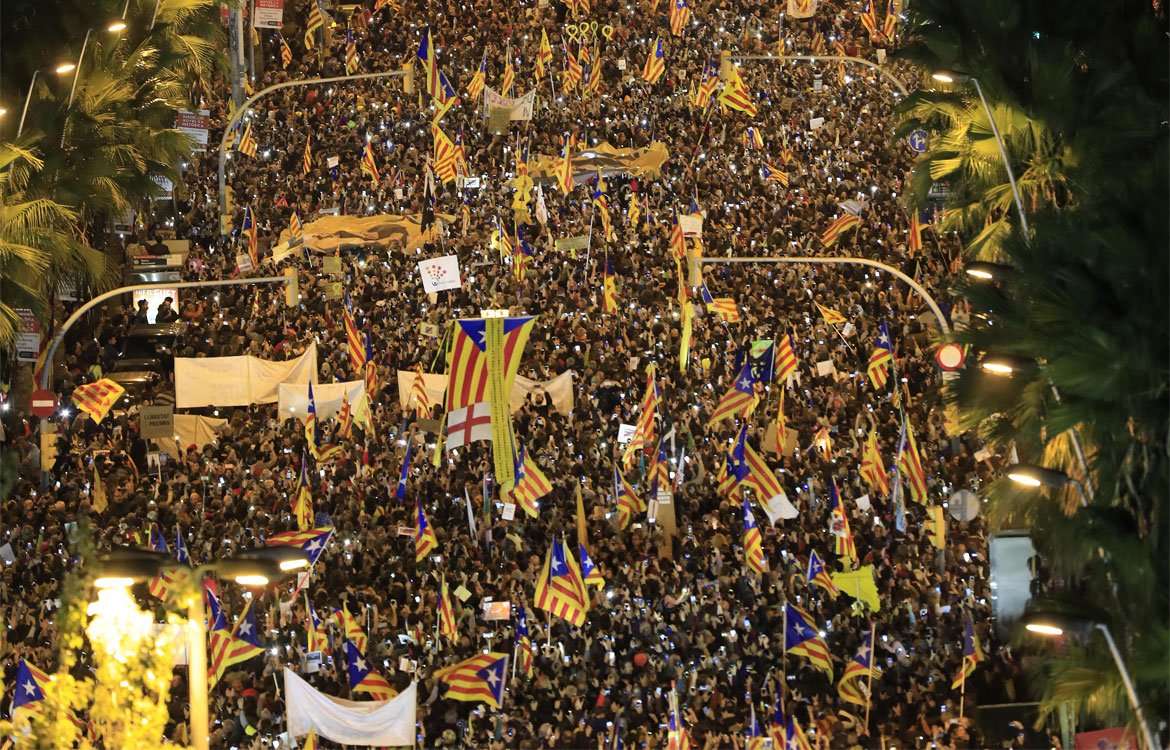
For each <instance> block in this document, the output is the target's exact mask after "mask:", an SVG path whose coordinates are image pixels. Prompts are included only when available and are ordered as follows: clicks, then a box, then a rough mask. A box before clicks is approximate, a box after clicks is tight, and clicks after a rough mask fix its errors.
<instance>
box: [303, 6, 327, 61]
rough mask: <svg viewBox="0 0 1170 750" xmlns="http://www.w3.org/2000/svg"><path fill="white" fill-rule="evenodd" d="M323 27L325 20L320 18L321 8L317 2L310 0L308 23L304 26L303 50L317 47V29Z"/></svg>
mask: <svg viewBox="0 0 1170 750" xmlns="http://www.w3.org/2000/svg"><path fill="white" fill-rule="evenodd" d="M324 27H325V19H324V18H323V17H322V16H321V6H320V5H318V4H317V0H312V7H311V8H309V22H308V24H307V25H306V26H305V49H313V48H314V47H316V46H317V29H321V28H324Z"/></svg>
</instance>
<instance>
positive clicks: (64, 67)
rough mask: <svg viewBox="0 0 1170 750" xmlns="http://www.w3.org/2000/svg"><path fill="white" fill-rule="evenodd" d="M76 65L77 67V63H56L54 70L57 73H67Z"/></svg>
mask: <svg viewBox="0 0 1170 750" xmlns="http://www.w3.org/2000/svg"><path fill="white" fill-rule="evenodd" d="M76 67H77V63H71V62H66V63H61V64H60V65H58V66H57V68H56V70H57V72H58V73H69V72H70V71H72V70H73V69H74V68H76Z"/></svg>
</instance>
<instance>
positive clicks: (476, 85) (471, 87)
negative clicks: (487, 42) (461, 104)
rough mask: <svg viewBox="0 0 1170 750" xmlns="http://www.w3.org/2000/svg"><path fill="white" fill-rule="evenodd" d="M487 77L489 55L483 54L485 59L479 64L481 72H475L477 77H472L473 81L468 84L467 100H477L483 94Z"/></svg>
mask: <svg viewBox="0 0 1170 750" xmlns="http://www.w3.org/2000/svg"><path fill="white" fill-rule="evenodd" d="M486 76H487V53H486V52H484V53H483V58H482V59H481V60H480V62H479V70H477V71H475V75H473V76H472V77H471V81H470V82H469V83H468V84H467V98H468V99H471V100H473V101H474V100H475V99H478V98H479V95H480V94H482V93H483V86H484V82H485V78H486Z"/></svg>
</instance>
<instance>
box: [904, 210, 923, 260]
mask: <svg viewBox="0 0 1170 750" xmlns="http://www.w3.org/2000/svg"><path fill="white" fill-rule="evenodd" d="M920 252H922V223H921V222H920V221H919V220H918V209H914V211H912V212H911V214H910V237H909V239H907V240H906V254H907V255H914V254H915V253H920Z"/></svg>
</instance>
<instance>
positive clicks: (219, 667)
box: [203, 581, 232, 690]
mask: <svg viewBox="0 0 1170 750" xmlns="http://www.w3.org/2000/svg"><path fill="white" fill-rule="evenodd" d="M203 596H204V598H205V599H206V600H207V613H208V615H209V616H210V623H209V625H208V628H207V642H208V645H209V646H210V648H211V656H210V657H209V658H208V660H207V689H208V690H210V689H211V688H213V687H215V683H217V682H219V678H220V677H223V670H224V668H225V667H226V666H227V655H228V651H229V649H230V648H231V643H232V631H231V629H230V628H228V624H227V618H226V617H224V615H223V608H222V607H221V606H220V604H219V599H217V598H216V596H215V592H213V591H212V590H211V586H210V582H209V581H205V582H204V583H203Z"/></svg>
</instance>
